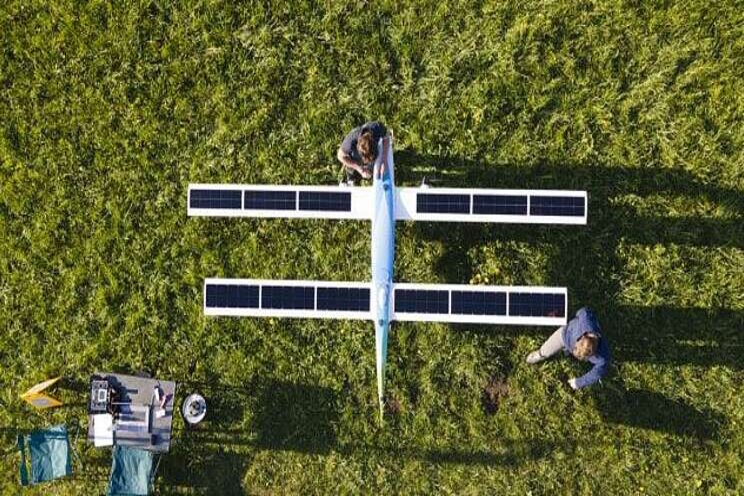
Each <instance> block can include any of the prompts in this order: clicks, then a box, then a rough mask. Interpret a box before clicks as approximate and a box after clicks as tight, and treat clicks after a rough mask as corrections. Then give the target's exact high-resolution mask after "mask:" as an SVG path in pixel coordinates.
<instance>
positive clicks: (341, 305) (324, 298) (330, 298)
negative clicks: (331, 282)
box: [317, 287, 369, 312]
mask: <svg viewBox="0 0 744 496" xmlns="http://www.w3.org/2000/svg"><path fill="white" fill-rule="evenodd" d="M317 310H342V311H347V312H368V311H369V289H368V288H320V287H319V288H318V306H317Z"/></svg>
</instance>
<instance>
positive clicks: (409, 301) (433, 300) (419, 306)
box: [395, 289, 449, 314]
mask: <svg viewBox="0 0 744 496" xmlns="http://www.w3.org/2000/svg"><path fill="white" fill-rule="evenodd" d="M395 311H396V312H410V313H444V314H446V313H449V291H435V290H422V289H396V290H395Z"/></svg>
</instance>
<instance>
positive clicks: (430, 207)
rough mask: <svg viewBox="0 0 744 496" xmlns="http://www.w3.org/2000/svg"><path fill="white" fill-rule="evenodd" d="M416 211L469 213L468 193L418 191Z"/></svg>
mask: <svg viewBox="0 0 744 496" xmlns="http://www.w3.org/2000/svg"><path fill="white" fill-rule="evenodd" d="M416 212H417V213H428V214H469V213H470V195H456V194H435V193H418V194H417V195H416Z"/></svg>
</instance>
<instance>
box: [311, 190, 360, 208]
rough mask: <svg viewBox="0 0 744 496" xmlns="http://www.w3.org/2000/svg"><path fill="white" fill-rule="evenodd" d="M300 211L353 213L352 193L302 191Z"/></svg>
mask: <svg viewBox="0 0 744 496" xmlns="http://www.w3.org/2000/svg"><path fill="white" fill-rule="evenodd" d="M300 210H322V211H326V212H351V193H348V192H346V193H342V192H339V193H337V192H326V191H300Z"/></svg>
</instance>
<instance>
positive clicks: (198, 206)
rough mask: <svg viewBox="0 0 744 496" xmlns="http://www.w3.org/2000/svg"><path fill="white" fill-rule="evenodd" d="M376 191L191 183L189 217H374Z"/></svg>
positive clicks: (345, 188)
mask: <svg viewBox="0 0 744 496" xmlns="http://www.w3.org/2000/svg"><path fill="white" fill-rule="evenodd" d="M372 208H373V202H372V188H370V187H353V188H352V187H348V186H275V185H256V184H251V185H241V184H190V185H189V196H188V214H189V216H194V217H285V218H304V219H308V218H310V219H366V220H369V219H371V218H372Z"/></svg>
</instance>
